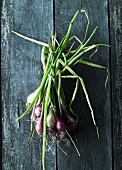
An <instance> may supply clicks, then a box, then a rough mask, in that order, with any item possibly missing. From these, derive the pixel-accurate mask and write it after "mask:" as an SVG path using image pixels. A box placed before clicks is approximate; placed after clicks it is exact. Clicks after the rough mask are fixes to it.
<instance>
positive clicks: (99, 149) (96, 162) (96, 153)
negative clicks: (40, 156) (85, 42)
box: [55, 0, 112, 170]
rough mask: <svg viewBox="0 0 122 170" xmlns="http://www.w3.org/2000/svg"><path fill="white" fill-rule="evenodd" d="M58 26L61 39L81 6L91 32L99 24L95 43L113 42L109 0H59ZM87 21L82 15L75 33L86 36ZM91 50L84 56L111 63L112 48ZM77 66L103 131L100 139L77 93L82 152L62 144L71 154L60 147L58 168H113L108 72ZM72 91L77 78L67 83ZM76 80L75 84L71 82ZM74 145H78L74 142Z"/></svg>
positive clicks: (79, 135) (56, 10)
mask: <svg viewBox="0 0 122 170" xmlns="http://www.w3.org/2000/svg"><path fill="white" fill-rule="evenodd" d="M55 2H56V3H55V28H56V30H57V32H58V33H59V40H60V39H61V38H62V37H63V36H64V35H65V34H66V32H67V29H68V25H69V22H70V21H71V19H72V17H73V16H74V14H75V13H76V11H77V10H78V9H84V10H86V11H87V13H88V15H89V17H90V28H89V33H88V35H87V38H88V36H89V35H90V34H91V33H92V31H93V30H94V28H95V27H96V26H98V27H99V29H98V31H97V32H96V34H95V36H94V37H93V39H92V40H91V42H90V44H92V43H106V44H109V33H108V3H107V1H106V0H104V1H97V2H95V1H92V0H91V1H89V0H88V1H87V0H85V1H72V2H71V1H69V0H67V1H58V0H57V1H55ZM86 24H87V21H86V18H85V15H84V14H80V15H79V16H78V19H77V21H76V22H75V24H74V26H73V30H72V34H71V35H76V36H78V38H80V39H81V40H82V39H83V36H84V32H85V27H86ZM89 56H90V54H87V55H85V56H84V59H86V60H87V61H88V60H89V61H91V62H94V63H97V64H100V65H104V66H106V67H109V48H106V47H101V48H99V50H98V52H97V53H96V54H95V55H94V56H93V57H92V59H89ZM74 70H75V71H76V72H77V73H78V74H79V75H81V76H82V77H83V79H84V81H85V83H86V87H87V89H88V93H89V96H90V99H91V102H92V106H93V108H94V112H95V118H96V122H97V125H98V128H99V132H100V139H98V138H97V135H96V131H95V128H94V126H93V123H92V120H91V115H90V112H89V109H88V106H87V104H86V100H83V99H81V98H80V96H78V97H77V99H76V101H75V103H74V106H73V108H74V110H75V112H76V113H77V114H78V115H79V124H78V127H77V132H76V137H77V141H76V140H75V137H74V138H73V139H74V141H75V143H76V145H77V147H78V149H79V152H80V154H81V156H80V157H79V156H78V154H77V153H76V151H75V149H72V148H70V149H69V148H68V147H66V144H65V142H64V144H63V145H62V148H63V149H64V150H65V152H67V154H68V155H67V156H66V155H65V154H64V153H62V152H61V151H60V150H58V169H59V170H62V169H64V170H70V169H71V170H75V169H77V170H98V169H99V170H103V169H106V170H111V169H112V145H111V112H110V105H109V103H110V100H109V99H108V98H107V95H108V96H109V94H110V91H109V85H108V88H107V93H106V90H105V86H104V82H105V77H106V72H105V71H104V70H99V69H95V68H89V67H88V66H79V65H78V66H77V67H76V68H74ZM65 84H66V85H65V86H66V87H67V89H68V91H69V92H73V86H74V82H72V81H70V82H69V81H67V82H66V83H65ZM71 84H72V85H71ZM72 147H73V148H74V146H73V145H72Z"/></svg>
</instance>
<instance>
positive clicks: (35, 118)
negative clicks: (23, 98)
mask: <svg viewBox="0 0 122 170" xmlns="http://www.w3.org/2000/svg"><path fill="white" fill-rule="evenodd" d="M37 118H38V117H37V115H36V114H35V113H34V115H33V116H32V115H31V119H33V121H36V120H37Z"/></svg>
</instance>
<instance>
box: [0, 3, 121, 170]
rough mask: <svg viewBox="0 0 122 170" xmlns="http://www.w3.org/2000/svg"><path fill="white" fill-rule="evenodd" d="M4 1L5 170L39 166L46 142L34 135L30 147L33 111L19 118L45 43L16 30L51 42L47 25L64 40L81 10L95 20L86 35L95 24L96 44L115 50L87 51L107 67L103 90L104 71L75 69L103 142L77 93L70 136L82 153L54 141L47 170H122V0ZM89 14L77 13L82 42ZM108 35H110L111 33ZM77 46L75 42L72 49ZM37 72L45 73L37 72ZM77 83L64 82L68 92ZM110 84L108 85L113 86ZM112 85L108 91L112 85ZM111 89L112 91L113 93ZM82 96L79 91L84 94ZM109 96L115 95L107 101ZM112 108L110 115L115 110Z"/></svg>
mask: <svg viewBox="0 0 122 170" xmlns="http://www.w3.org/2000/svg"><path fill="white" fill-rule="evenodd" d="M1 4H2V15H1V25H2V27H1V28H2V42H1V44H2V55H1V71H2V76H1V79H2V85H1V88H2V141H3V169H4V170H15V169H16V170H28V169H32V170H35V169H42V167H41V153H42V140H41V139H40V138H38V137H37V136H35V138H34V140H33V142H32V144H31V145H30V147H29V148H28V149H25V148H26V146H27V142H28V137H29V132H30V122H29V121H28V120H30V115H29V114H28V115H27V116H26V117H24V118H23V119H21V121H20V122H18V121H16V119H17V117H18V116H19V115H20V114H21V113H22V112H23V111H24V110H25V103H26V98H27V96H28V95H29V94H30V93H31V92H32V91H33V90H35V89H36V88H37V87H38V85H39V84H40V82H41V77H42V75H43V72H42V71H41V70H42V68H41V60H40V56H41V46H39V45H36V44H34V43H31V42H28V41H26V40H24V39H21V38H20V37H17V36H16V35H13V34H12V33H11V30H15V31H18V32H20V33H22V34H25V35H26V36H29V37H31V38H35V39H37V40H41V41H44V42H48V38H49V37H51V34H50V31H49V28H48V27H50V28H51V30H52V31H53V29H54V28H55V29H56V31H57V32H58V33H59V35H58V38H59V41H60V40H61V38H62V37H63V36H64V35H65V34H66V31H67V28H68V25H69V22H70V20H71V19H72V17H73V16H74V14H75V13H76V11H77V10H78V9H79V8H80V9H84V10H86V11H87V13H88V14H89V17H90V28H89V33H88V35H87V38H88V36H89V35H90V34H91V33H92V31H93V29H94V28H95V26H98V27H99V29H98V30H97V32H96V34H95V36H94V37H93V39H92V40H91V42H90V44H92V43H106V44H109V43H110V45H111V48H110V49H109V48H107V47H100V48H99V50H98V52H97V53H96V54H95V55H94V56H93V57H92V58H91V59H90V58H89V56H90V53H88V55H85V56H84V59H85V60H87V61H92V62H94V63H97V64H101V65H104V66H106V67H108V68H110V77H109V80H110V82H111V84H109V83H108V85H107V91H106V90H105V87H104V82H105V78H106V71H105V70H100V69H96V68H90V67H88V66H81V65H78V66H77V67H75V68H74V70H75V71H76V72H77V73H78V74H79V75H81V76H82V77H83V79H84V81H85V83H86V86H87V89H88V93H89V96H90V99H91V102H92V106H93V108H94V111H95V118H96V122H97V125H98V128H99V133H100V139H98V138H97V135H96V131H95V128H94V126H93V123H92V119H91V115H90V111H89V109H88V106H87V104H86V100H85V99H84V96H83V98H82V99H81V98H80V95H78V96H77V98H76V101H75V102H74V105H73V109H74V110H75V112H76V113H78V115H79V124H78V127H77V129H76V130H77V131H76V138H77V141H76V138H75V136H74V137H73V140H74V141H75V144H76V145H77V147H78V149H79V152H80V154H81V157H78V154H77V153H76V151H75V149H74V150H73V149H72V148H74V147H73V145H72V148H71V147H68V146H67V145H66V144H65V143H62V145H61V147H62V149H64V151H65V152H66V153H67V154H68V155H67V156H65V154H64V153H62V151H61V150H60V149H59V148H57V152H56V147H55V144H54V145H53V146H52V150H53V151H54V153H55V155H53V154H52V152H48V153H47V158H46V159H47V161H46V163H47V170H55V169H57V170H58V169H59V170H62V169H64V170H68V169H70V170H75V169H77V170H98V169H99V170H120V169H122V161H121V160H122V140H121V139H122V133H121V129H122V118H121V112H122V104H121V103H122V102H121V98H122V95H121V94H122V93H121V82H122V80H121V79H122V76H121V72H122V61H121V55H122V50H121V49H122V48H121V46H122V36H121V31H122V26H121V23H122V15H121V8H122V2H121V0H118V1H117V0H110V1H107V0H103V1H100V0H98V1H93V0H90V1H89V0H82V1H80V0H77V1H75V0H72V1H69V0H67V1H59V0H56V1H53V0H45V1H43V0H41V1H39V0H35V1H34V0H30V1H29V0H23V1H18V0H3V2H1ZM86 24H87V22H86V18H85V15H83V14H80V15H79V17H78V19H77V21H76V23H75V25H74V27H73V31H72V35H76V36H77V37H79V39H81V40H82V39H83V36H84V32H85V26H86ZM109 35H110V37H109ZM74 47H76V44H75V46H74ZM39 70H40V71H39ZM73 85H74V82H73V81H71V80H70V81H66V82H65V87H66V88H68V91H69V92H68V93H69V95H71V92H72V90H73ZM110 85H111V86H110ZM110 87H111V89H110ZM110 92H111V93H110ZM79 93H80V91H79ZM110 99H111V100H110ZM111 108H112V112H111Z"/></svg>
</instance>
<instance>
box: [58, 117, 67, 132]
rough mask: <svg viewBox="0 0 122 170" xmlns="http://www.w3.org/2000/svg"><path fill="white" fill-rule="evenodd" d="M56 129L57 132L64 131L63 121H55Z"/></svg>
mask: <svg viewBox="0 0 122 170" xmlns="http://www.w3.org/2000/svg"><path fill="white" fill-rule="evenodd" d="M56 121H57V122H56V129H57V130H58V132H61V131H63V130H64V128H65V124H64V122H63V121H61V120H59V119H58V118H57V119H56Z"/></svg>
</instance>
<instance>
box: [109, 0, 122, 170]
mask: <svg viewBox="0 0 122 170" xmlns="http://www.w3.org/2000/svg"><path fill="white" fill-rule="evenodd" d="M109 9H110V42H111V92H112V118H113V129H112V130H113V169H114V170H120V169H122V1H121V0H119V1H116V0H110V8H109Z"/></svg>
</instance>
